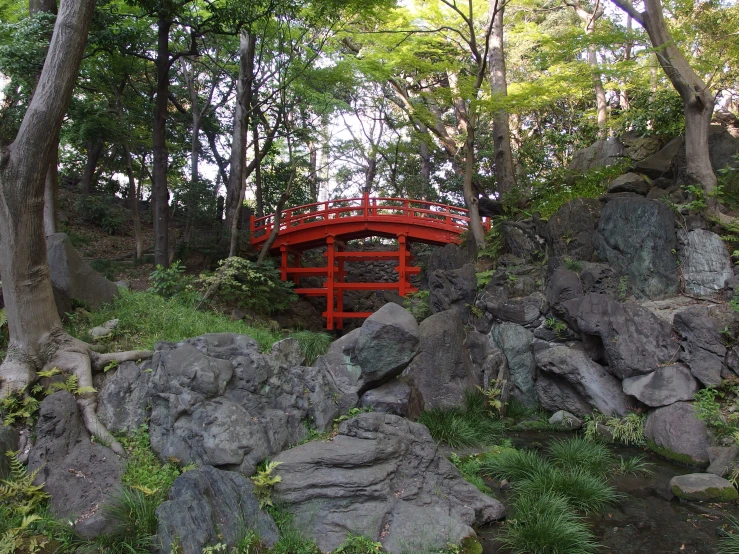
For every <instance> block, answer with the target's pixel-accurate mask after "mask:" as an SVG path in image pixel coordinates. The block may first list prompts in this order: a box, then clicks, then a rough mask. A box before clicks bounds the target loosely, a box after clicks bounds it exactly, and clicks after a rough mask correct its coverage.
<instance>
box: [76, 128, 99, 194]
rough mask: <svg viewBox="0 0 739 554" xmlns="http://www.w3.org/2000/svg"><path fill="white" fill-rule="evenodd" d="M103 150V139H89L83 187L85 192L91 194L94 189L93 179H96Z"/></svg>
mask: <svg viewBox="0 0 739 554" xmlns="http://www.w3.org/2000/svg"><path fill="white" fill-rule="evenodd" d="M102 152H103V141H102V140H99V139H92V140H89V141H87V161H86V162H85V172H84V173H83V174H82V182H81V188H82V193H83V194H90V193H91V192H92V190H93V181H94V180H95V171H96V170H97V167H98V160H99V159H100V154H102Z"/></svg>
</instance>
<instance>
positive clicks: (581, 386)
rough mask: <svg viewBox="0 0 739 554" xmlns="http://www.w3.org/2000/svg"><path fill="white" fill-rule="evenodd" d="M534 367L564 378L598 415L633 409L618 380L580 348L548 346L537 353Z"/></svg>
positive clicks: (624, 413) (622, 413) (623, 414)
mask: <svg viewBox="0 0 739 554" xmlns="http://www.w3.org/2000/svg"><path fill="white" fill-rule="evenodd" d="M536 366H537V367H538V368H539V370H541V371H543V372H546V373H549V374H552V375H556V376H557V377H561V378H562V379H564V380H565V381H567V382H568V383H569V384H570V385H572V387H573V388H574V389H575V391H576V392H577V393H578V394H579V395H580V397H581V398H582V399H584V400H585V402H587V403H588V405H589V406H591V407H592V408H593V409H596V410H598V411H599V412H600V413H602V414H606V415H618V416H625V415H626V414H627V413H628V412H629V411H630V410H631V409H633V408H634V403H633V402H632V401H631V400H630V399H629V398H628V397H627V396H626V395H625V394H624V393H623V390H622V389H621V383H619V381H618V380H617V379H616V378H615V377H614V376H613V375H611V374H610V373H608V371H606V370H605V369H604V368H603V367H601V366H600V365H598V364H597V363H595V362H594V361H592V360H591V359H590V358H588V357H587V356H586V355H585V353H584V352H582V351H580V350H575V349H573V348H568V347H567V346H555V347H553V348H549V349H547V350H544V351H542V352H540V353H539V354H537V356H536Z"/></svg>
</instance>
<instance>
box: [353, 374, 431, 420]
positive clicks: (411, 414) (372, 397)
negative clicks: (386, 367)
mask: <svg viewBox="0 0 739 554" xmlns="http://www.w3.org/2000/svg"><path fill="white" fill-rule="evenodd" d="M359 405H360V406H361V407H362V408H372V409H373V410H375V411H376V412H383V413H386V414H394V415H398V416H401V417H407V418H408V419H416V418H417V417H418V416H419V415H421V412H422V411H423V398H421V396H420V395H419V394H418V393H417V392H416V391H415V389H414V388H413V387H412V386H411V385H409V384H408V383H406V382H404V381H401V380H399V379H394V380H392V381H390V382H389V383H385V384H384V385H382V386H380V387H378V388H376V389H372V390H368V391H367V392H365V393H364V394H363V395H362V398H360V399H359Z"/></svg>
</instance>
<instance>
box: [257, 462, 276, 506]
mask: <svg viewBox="0 0 739 554" xmlns="http://www.w3.org/2000/svg"><path fill="white" fill-rule="evenodd" d="M278 465H280V462H267V463H266V465H265V466H264V469H260V470H259V471H257V474H256V475H254V476H253V477H252V478H251V481H252V483H254V491H255V492H256V493H257V498H258V499H259V507H260V508H265V507H266V506H273V504H272V488H273V487H274V486H275V485H276V484H277V483H279V482H280V481H282V477H280V476H279V475H272V472H273V471H274V470H275V468H276V467H277V466H278Z"/></svg>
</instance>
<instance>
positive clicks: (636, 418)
mask: <svg viewBox="0 0 739 554" xmlns="http://www.w3.org/2000/svg"><path fill="white" fill-rule="evenodd" d="M646 420H647V415H646V414H643V413H638V412H630V413H629V414H627V415H625V416H624V417H615V416H613V417H609V416H606V415H604V414H601V413H598V412H593V414H592V415H588V416H585V424H584V425H583V428H584V429H585V437H586V438H587V439H589V440H597V439H598V438H599V436H600V435H599V433H598V426H599V425H603V426H606V427H608V428H609V429H610V431H611V434H612V436H613V442H617V443H621V444H623V445H626V446H643V445H644V444H645V442H646V441H645V438H644V424H645V423H646Z"/></svg>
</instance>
